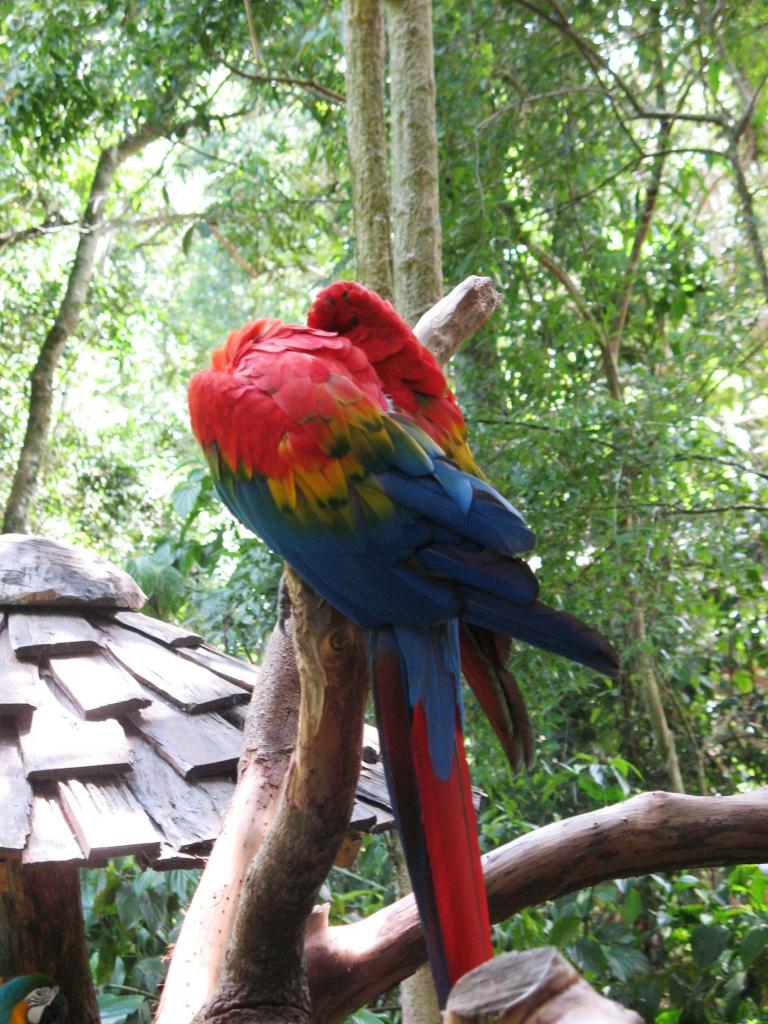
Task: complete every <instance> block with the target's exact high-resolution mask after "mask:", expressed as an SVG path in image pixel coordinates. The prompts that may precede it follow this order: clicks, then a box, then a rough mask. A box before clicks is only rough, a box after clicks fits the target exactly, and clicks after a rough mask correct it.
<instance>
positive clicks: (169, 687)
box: [102, 623, 248, 714]
mask: <svg viewBox="0 0 768 1024" xmlns="http://www.w3.org/2000/svg"><path fill="white" fill-rule="evenodd" d="M102 635H103V636H104V637H105V639H106V643H107V646H108V647H109V650H110V651H111V653H112V654H113V655H114V656H115V657H116V658H117V660H118V661H119V662H120V663H121V664H122V665H124V666H125V668H127V669H128V671H129V672H130V673H131V674H132V675H133V676H135V677H136V679H138V680H139V681H140V682H142V683H144V685H145V686H148V687H150V689H152V690H155V691H156V692H157V693H159V694H160V695H161V696H162V697H164V698H165V699H166V700H168V701H170V702H171V703H172V704H175V705H177V706H178V707H179V708H181V709H182V710H184V711H187V712H189V713H190V714H200V713H201V712H204V711H214V710H216V709H217V708H221V707H226V706H227V705H230V704H237V703H242V702H243V701H246V700H248V695H247V694H246V693H244V692H243V690H242V688H241V687H239V686H235V685H234V683H230V682H229V681H228V680H227V679H222V678H221V677H220V676H217V675H215V674H214V673H213V672H209V671H208V669H206V668H203V667H202V665H195V664H194V663H193V662H191V661H188V660H187V659H185V658H180V657H179V656H178V654H176V653H175V651H171V650H169V649H168V648H167V647H165V646H163V645H162V644H159V643H157V642H155V641H154V640H150V639H149V638H148V637H145V636H142V635H141V634H140V633H135V632H133V631H131V630H128V629H123V628H122V627H121V626H120V625H118V624H117V623H112V624H109V625H105V626H104V628H103V634H102Z"/></svg>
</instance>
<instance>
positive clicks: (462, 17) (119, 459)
mask: <svg viewBox="0 0 768 1024" xmlns="http://www.w3.org/2000/svg"><path fill="white" fill-rule="evenodd" d="M0 14H1V15H2V20H1V21H0V68H2V71H0V76H2V88H1V89H0V139H1V140H2V145H1V146H0V179H1V182H2V185H1V186H0V187H1V190H2V192H1V194H2V207H0V208H1V209H2V214H1V215H0V294H2V303H1V305H0V353H1V357H0V358H1V360H2V362H1V365H2V372H1V373H0V402H2V409H3V416H2V420H1V421H0V509H4V526H3V528H4V530H29V531H33V532H36V533H41V534H44V535H46V536H50V537H55V538H59V539H65V540H69V541H72V542H74V543H79V544H83V545H86V546H88V547H90V548H91V549H94V550H97V551H99V552H101V553H102V554H105V555H107V556H108V557H110V558H112V559H113V560H115V561H117V562H119V563H121V564H123V565H124V566H126V567H127V568H128V569H129V571H131V572H132V573H133V574H134V576H135V577H136V578H137V579H138V581H139V582H140V584H141V585H142V587H143V588H144V590H145V591H146V592H147V594H148V595H149V597H150V600H149V610H150V611H151V612H152V613H153V614H157V615H160V616H165V617H172V618H176V619H182V620H185V621H187V622H189V623H190V624H192V625H194V626H195V627H196V628H198V629H199V630H200V631H201V632H203V633H204V635H205V636H206V637H207V638H209V639H211V640H212V641H213V642H216V643H219V644H221V645H223V646H225V647H226V648H227V649H228V650H230V651H233V652H235V653H238V654H240V655H243V656H246V657H250V658H252V659H254V660H257V659H258V657H259V653H260V647H261V643H262V641H263V639H264V638H265V636H266V635H267V634H268V632H269V630H270V629H271V626H272V623H273V620H274V605H275V597H276V586H277V580H278V576H279V572H280V565H279V562H278V560H277V559H275V558H274V556H272V555H271V554H270V553H269V552H268V551H267V549H266V548H265V547H264V546H263V545H262V544H261V543H260V542H259V541H257V540H255V539H253V538H251V537H249V536H247V535H246V534H245V533H244V532H243V531H241V530H240V529H239V527H238V526H237V525H236V524H235V523H234V521H232V520H231V519H230V518H229V517H228V516H227V515H226V514H225V513H224V511H223V510H222V508H221V507H220V505H219V503H218V502H217V501H216V499H215V497H214V496H213V494H212V489H211V481H210V478H209V476H208V475H207V472H206V471H205V469H204V467H203V464H202V462H201V459H200V457H199V454H198V452H197V451H196V449H195V445H194V443H193V441H192V438H191V435H190V432H189V428H188V422H187V414H186V395H185V392H186V384H187V381H188V380H189V377H190V376H191V374H192V373H193V372H194V371H195V370H196V369H198V368H199V367H200V366H201V365H203V363H204V362H205V361H206V359H207V353H208V351H209V350H210V349H211V348H213V347H215V346H217V345H219V344H220V343H221V341H222V340H223V338H224V337H225V335H226V333H227V332H228V331H229V330H230V329H232V328H234V327H237V326H239V325H240V324H242V323H243V322H244V321H245V320H247V319H249V318H252V317H254V316H258V315H279V316H281V317H282V318H284V319H286V320H292V319H293V320H299V321H300V320H302V319H303V317H304V316H305V314H306V310H307V308H308V305H309V302H310V298H311V295H312V294H313V292H314V291H315V290H316V289H317V288H319V287H321V286H322V285H323V284H324V283H327V282H328V281H330V280H333V279H336V278H340V277H354V276H355V251H354V232H353V226H352V202H351V187H350V176H349V161H348V155H347V143H346V123H345V90H346V83H345V62H344V55H343V48H342V33H341V7H340V6H339V7H336V6H333V5H328V4H321V3H311V2H310V3H304V2H302V3H298V2H296V3H293V2H287V0H286V2H283V0H281V2H273V3H265V4H259V3H253V4H252V5H251V7H250V8H249V9H246V8H244V7H243V5H242V3H241V2H240V0H237V2H235V0H224V2H221V3H215V4H214V3H195V4H193V3H191V2H186V0H180V2H179V3H177V4H175V5H173V7H172V8H171V7H169V6H168V5H167V4H163V3H159V2H154V0H144V2H140V3H135V2H122V3H118V2H115V0H99V2H90V0H77V2H76V3H56V2H54V3H46V4H43V3H38V2H33V0H30V2H28V3H26V4H25V5H23V7H19V6H17V5H12V4H9V3H0ZM247 14H250V18H249V17H247ZM767 27H768V16H767V15H766V11H765V8H764V5H763V4H761V3H759V2H744V3H741V4H738V5H736V4H733V5H726V4H721V3H715V2H712V3H699V2H687V0H683V2H678V3H674V4H665V3H658V2H635V0H632V2H628V3H625V4H624V5H621V6H617V5H614V4H609V3H603V2H569V3H559V2H557V0H548V2H547V0H538V2H528V0H480V2H478V3H473V4H462V3H458V2H453V0H435V3H434V44H435V72H436V80H437V116H438V144H439V161H440V163H439V166H440V203H441V219H442V233H443V273H444V279H445V282H446V286H447V287H450V286H452V285H453V284H455V283H457V282H458V281H460V280H461V279H463V278H464V277H466V276H467V275H468V274H474V273H479V274H487V275H490V276H491V277H492V278H493V280H494V282H495V285H496V288H497V289H498V290H499V292H500V293H501V295H502V297H503V305H502V307H501V308H500V309H499V311H498V312H497V313H496V314H495V316H494V317H493V318H492V320H491V321H490V323H489V324H488V326H487V327H486V328H484V329H483V331H482V332H481V333H480V334H478V335H477V336H476V337H475V338H473V339H472V341H471V342H470V343H469V344H467V345H466V346H465V348H464V349H463V351H462V352H460V353H459V355H458V356H457V357H455V359H454V360H453V362H452V365H451V372H452V376H453V384H454V386H455V389H456V391H457V394H458V396H459V400H460V402H461V404H462V406H463V408H464V410H465V413H466V416H467V420H468V422H469V424H470V431H471V440H472V443H473V448H474V450H475V453H476V455H477V457H478V461H479V462H480V463H481V465H483V466H484V468H485V469H486V471H487V472H488V473H489V475H490V476H491V478H492V480H493V482H494V483H495V485H496V486H497V487H498V488H499V489H500V490H501V491H502V492H503V493H505V494H506V495H508V496H509V497H510V498H511V499H512V500H513V501H514V502H515V503H516V504H517V505H518V507H520V508H521V510H522V511H523V512H524V514H525V515H526V518H527V519H528V521H529V523H530V524H531V525H532V527H533V529H534V530H535V531H536V532H537V534H538V536H539V546H538V550H537V555H536V559H535V564H536V566H537V571H538V574H539V576H540V578H541V582H542V590H543V593H544V594H545V595H546V598H547V600H548V601H550V602H551V603H556V604H557V603H562V604H563V605H564V606H566V607H567V608H568V609H569V610H571V611H573V612H574V613H576V614H577V615H580V616H582V617H583V618H585V619H587V620H589V621H590V622H592V623H594V624H595V625H597V626H599V627H600V628H601V629H603V631H604V632H605V633H606V634H607V635H609V636H610V637H611V638H612V639H613V641H614V642H615V644H616V646H617V647H618V648H619V649H620V651H621V653H622V658H623V666H624V670H623V672H622V675H621V677H620V679H619V680H618V682H616V683H609V682H606V681H605V680H602V679H599V678H597V677H596V676H594V675H593V674H591V673H589V672H587V671H586V670H583V669H578V668H576V667H570V666H567V665H563V664H561V663H559V662H557V661H556V659H553V658H550V657H549V656H547V655H545V654H541V653H539V652H536V651H532V650H530V649H526V650H524V651H523V650H518V651H516V652H515V653H514V655H513V662H512V667H513V670H514V671H515V673H516V675H517V677H518V678H519V680H520V681H521V683H522V685H523V688H524V690H525V693H526V696H527V699H528V702H529V705H530V709H531V713H532V716H533V720H534V726H535V731H536V736H537V760H536V765H535V767H534V769H533V770H532V771H531V772H529V773H528V774H527V775H524V776H521V777H513V776H512V775H511V773H510V771H509V769H508V767H507V766H506V765H505V761H504V757H503V754H502V752H501V751H500V750H499V749H498V747H497V745H496V743H495V741H494V740H493V738H492V737H491V735H490V731H489V729H488V728H487V726H486V724H485V723H484V721H483V720H482V715H481V714H479V712H478V711H477V710H476V708H475V707H474V706H473V705H472V704H469V703H468V709H467V715H468V719H469V723H468V728H467V732H468V734H469V736H470V742H469V751H468V752H469V758H470V762H471V765H472V770H473V774H474V778H475V781H476V782H477V784H478V785H480V786H482V788H483V789H484V790H485V791H486V792H487V793H488V796H489V802H488V806H487V807H486V809H485V810H484V812H483V814H482V817H481V830H482V844H483V847H484V849H489V848H492V847H494V846H496V845H499V844H501V843H503V842H506V841H508V840H510V839H511V838H513V837H514V836H515V835H518V834H520V833H521V832H523V831H526V830H528V829H530V828H532V827H535V826H538V825H542V824H545V823H546V822H549V821H552V820H556V819H558V818H561V817H565V816H567V815H570V814H574V813H579V812H581V811H584V810H588V809H590V808H594V807H599V806H603V805H606V804H609V803H613V802H616V801H617V800H620V799H622V798H623V797H625V796H627V795H629V794H631V793H633V792H638V791H642V790H647V789H651V788H664V789H671V790H681V789H684V790H685V791H687V792H691V793H702V794H706V793H712V794H717V793H734V792H739V791H746V790H749V789H752V788H754V787H756V786H759V785H761V784H762V782H763V781H764V779H765V773H766V767H768V746H767V745H766V740H765V728H766V701H767V700H768V678H767V677H768V654H766V632H767V631H768V625H767V623H766V614H767V612H768V607H767V606H768V598H767V596H766V589H765V585H764V560H765V540H764V537H765V532H764V526H765V519H766V512H767V511H768V500H767V499H766V487H765V484H766V479H768V460H767V459H766V450H767V449H766V427H765V415H766V411H767V407H768V401H766V399H765V397H764V392H765V379H766V371H767V370H768V366H767V364H766V341H767V340H768V269H767V268H766V257H765V246H766V233H767V229H766V227H765V224H764V217H765V213H766V210H767V209H768V189H767V187H766V185H767V181H766V175H765V159H766V147H767V145H768V136H767V135H766V132H767V131H768V87H766V78H767V77H768V47H766V44H765V38H766V28H767ZM20 459H21V461H20ZM20 466H21V472H20V471H19V467H20ZM390 854H391V851H390V850H389V848H388V846H387V842H386V841H383V840H375V841H374V840H371V841H369V842H368V844H367V845H366V848H365V849H364V851H363V853H362V854H361V856H360V857H359V859H358V861H357V862H356V864H355V865H354V867H353V868H352V869H349V870H343V871H342V870H340V869H335V870H334V873H333V875H332V877H331V879H330V882H329V885H328V887H327V891H326V892H325V893H324V895H325V896H326V898H328V899H329V900H331V903H332V908H333V914H334V915H335V917H336V919H351V918H354V917H355V915H358V914H360V913H365V912H367V911H369V910H370V909H373V908H376V907H378V906H380V905H381V904H382V903H384V902H387V901H388V900H389V899H390V898H391V895H392V891H393V885H394V883H393V878H392V870H391V860H392V859H391V855H390ZM194 884H195V879H194V876H188V875H185V874H184V873H178V872H172V873H169V874H168V875H165V876H153V875H151V874H150V873H146V872H145V873H141V874H140V873H139V872H138V870H137V869H136V868H135V866H134V865H132V863H131V862H129V861H122V862H116V863H115V864H113V865H112V866H111V867H110V868H109V869H108V870H107V871H106V872H98V873H95V872H94V873H86V874H85V876H84V901H85V907H86V913H87V921H88V927H89V938H90V942H91V949H92V966H93V969H94V972H95V975H96V978H97V980H98V983H99V985H100V986H101V991H102V998H103V1007H104V1011H105V1018H104V1019H105V1020H106V1019H110V1020H114V1021H119V1020H121V1019H123V1017H124V1016H125V1014H126V1013H127V1012H129V1011H130V1012H132V1013H133V1014H134V1019H138V1020H148V1019H149V1016H150V1013H151V1005H152V998H153V997H154V996H155V995H156V993H157V988H158V985H159V983H160V982H161V980H162V976H163V972H164V970H165V963H164V961H163V960H162V955H163V954H164V952H165V950H166V945H167V942H168V941H170V940H172V938H173V936H174V934H175V929H176V928H177V927H178V921H179V915H180V912H181V910H182V908H183V906H184V904H185V902H186V901H187V899H188V897H189V894H190V892H191V891H192V889H193V888H194ZM765 892H766V874H765V872H764V871H763V870H761V869H760V868H759V867H752V868H749V867H743V868H737V869H732V870H727V871H726V870H710V871H698V872H695V873H690V874H682V875H677V876H674V877H671V876H669V877H661V876H651V877H644V878H638V879H632V880H624V881H621V882H616V883H609V884H605V885H601V886H598V887H596V888H594V889H592V890H589V891H585V892H581V893H578V894H576V895H574V896H570V897H567V898H563V899H561V900H558V901H555V902H553V903H550V904H547V905H545V906H542V907H539V908H534V909H530V910H527V911H524V912H522V913H520V914H519V915H517V916H516V917H515V918H514V919H512V920H510V921H508V922H506V923H504V924H502V925H498V926H496V927H495V929H494V939H495V942H496V946H497V948H498V949H499V950H503V949H513V948H514V949H521V948H528V947H531V946H536V945H542V944H545V943H550V944H553V945H557V946H558V947H560V948H561V949H562V950H563V951H564V952H565V954H566V955H567V956H569V957H570V959H571V960H572V961H573V962H574V964H575V965H576V966H577V967H578V968H579V970H581V971H582V972H583V973H584V974H585V975H586V976H587V978H588V979H589V980H590V981H591V982H592V983H593V984H594V985H595V986H597V987H598V988H600V989H601V990H603V991H605V992H606V993H607V994H609V995H610V996H611V997H612V998H615V999H618V1000H620V1001H622V1002H624V1003H626V1004H627V1005H630V1006H633V1007H635V1008H636V1009H638V1011H639V1012H641V1014H642V1015H643V1016H644V1017H645V1018H646V1019H647V1020H651V1021H656V1022H658V1024H675V1022H680V1024H689V1022H696V1024H698V1022H703V1021H736V1022H748V1021H760V1020H764V1019H765V1014H766V1006H767V1005H768V1003H767V1000H768V912H767V911H766V904H765ZM396 1003H397V997H396V994H395V993H390V994H388V995H387V996H386V997H383V998H382V999H381V1000H379V1002H378V1003H377V1004H375V1005H372V1006H371V1007H370V1008H369V1009H368V1010H367V1011H363V1012H362V1013H361V1014H358V1019H360V1020H362V1019H366V1020H369V1021H370V1020H371V1019H372V1015H373V1016H375V1017H379V1018H382V1019H386V1020H393V1019H396V1018H397V1013H398V1011H397V1006H396Z"/></svg>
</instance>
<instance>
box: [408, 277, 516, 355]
mask: <svg viewBox="0 0 768 1024" xmlns="http://www.w3.org/2000/svg"><path fill="white" fill-rule="evenodd" d="M500 302H501V296H500V295H499V293H498V292H497V291H496V289H495V288H494V286H493V281H491V279H490V277H476V276H473V277H468V278H466V279H465V280H464V281H462V282H461V284H457V285H456V287H455V288H454V289H453V291H450V292H449V293H448V294H447V295H445V296H443V298H442V299H440V301H439V302H437V303H435V305H434V306H433V307H432V308H431V309H429V310H427V312H426V313H425V314H424V316H422V317H421V319H420V320H419V322H418V323H417V324H416V326H415V327H414V329H413V330H414V333H415V335H416V337H417V338H418V339H419V341H420V342H421V343H422V345H425V346H426V347H427V348H428V349H429V350H430V352H431V353H432V355H433V356H434V357H435V359H437V361H438V363H440V364H441V365H444V364H445V363H447V362H448V360H449V359H450V358H451V356H452V355H453V354H454V353H455V352H456V351H457V350H458V349H459V348H460V347H461V345H463V343H464V342H465V341H466V340H467V338H471V337H472V335H473V334H475V333H476V332H477V331H479V330H480V328H481V327H482V326H483V324H484V323H485V322H486V320H489V319H490V318H491V316H493V314H494V312H495V311H496V309H497V308H498V306H499V303H500Z"/></svg>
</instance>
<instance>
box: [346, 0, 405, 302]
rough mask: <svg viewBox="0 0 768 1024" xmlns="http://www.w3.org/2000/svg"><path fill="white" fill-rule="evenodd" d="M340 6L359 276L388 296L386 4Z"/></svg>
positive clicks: (368, 0) (356, 0) (354, 1)
mask: <svg viewBox="0 0 768 1024" xmlns="http://www.w3.org/2000/svg"><path fill="white" fill-rule="evenodd" d="M342 10H343V23H344V56H345V58H346V62H347V70H346V83H347V90H346V91H347V151H348V154H349V170H350V176H351V179H352V212H353V218H354V227H355V258H356V263H357V279H358V281H360V283H361V284H364V285H365V286H366V288H373V290H374V291H376V292H378V293H379V295H381V296H382V297H383V298H385V299H389V300H390V301H391V300H392V298H393V297H394V289H393V284H392V242H391V238H390V231H391V224H390V211H389V182H388V178H387V126H386V117H385V113H384V55H385V39H384V9H383V6H382V4H381V2H380V0H344V2H343V5H342Z"/></svg>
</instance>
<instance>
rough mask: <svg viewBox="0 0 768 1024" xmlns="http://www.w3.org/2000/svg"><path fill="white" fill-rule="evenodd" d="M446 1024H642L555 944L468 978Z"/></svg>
mask: <svg viewBox="0 0 768 1024" xmlns="http://www.w3.org/2000/svg"><path fill="white" fill-rule="evenodd" d="M443 1024H642V1019H641V1018H640V1017H638V1015H637V1014H636V1013H635V1012H634V1011H633V1010H627V1009H625V1008H624V1007H623V1006H620V1005H619V1004H618V1003H614V1002H613V1001H612V1000H610V999H606V998H605V997H604V996H601V995H599V994H598V993H597V992H595V990H594V989H593V988H592V986H591V985H589V984H588V983H587V982H586V981H585V980H584V978H582V977H581V975H580V974H579V973H578V971H576V970H574V968H573V967H571V965H570V964H569V963H568V961H567V960H565V959H564V958H563V957H562V956H561V955H560V954H559V953H558V951H557V950H556V949H555V948H554V947H553V946H544V947H543V948H541V949H529V950H527V951H526V952H525V953H505V954H504V955H503V956H497V957H496V958H495V959H494V960H489V961H488V963H485V964H482V965H481V966H480V967H476V968H475V970H474V971H470V972H469V974H465V975H464V977H463V978H461V979H460V980H459V981H458V982H457V983H456V985H455V986H454V989H453V991H452V992H451V994H450V996H449V998H448V1005H447V1006H446V1009H445V1013H444V1014H443Z"/></svg>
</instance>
